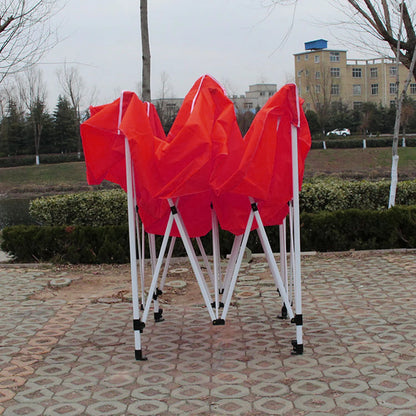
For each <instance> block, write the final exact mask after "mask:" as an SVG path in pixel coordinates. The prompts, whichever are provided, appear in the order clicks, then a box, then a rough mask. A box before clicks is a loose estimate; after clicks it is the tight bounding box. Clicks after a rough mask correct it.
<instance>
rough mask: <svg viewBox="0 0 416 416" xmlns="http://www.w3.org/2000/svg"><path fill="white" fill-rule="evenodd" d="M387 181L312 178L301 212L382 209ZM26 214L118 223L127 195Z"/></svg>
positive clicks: (86, 196) (401, 192) (90, 195)
mask: <svg viewBox="0 0 416 416" xmlns="http://www.w3.org/2000/svg"><path fill="white" fill-rule="evenodd" d="M389 189H390V182H389V181H378V182H370V181H342V180H334V179H332V180H312V181H310V182H305V183H304V184H303V188H302V192H301V194H300V210H301V212H319V211H337V210H342V209H350V208H359V209H384V208H386V207H387V205H388V198H389ZM396 204H397V205H416V181H402V182H399V184H398V188H397V195H396ZM29 212H30V215H31V216H32V217H33V219H34V220H35V221H36V222H37V223H39V224H41V225H50V226H54V225H94V226H101V225H122V224H126V223H127V198H126V194H125V192H124V191H122V190H111V191H97V192H83V193H79V194H68V195H55V196H51V197H46V198H39V199H35V200H34V201H32V202H31V204H30V209H29Z"/></svg>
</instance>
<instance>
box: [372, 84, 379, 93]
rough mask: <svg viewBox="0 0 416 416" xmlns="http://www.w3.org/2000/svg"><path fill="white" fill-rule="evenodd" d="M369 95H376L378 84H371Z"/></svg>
mask: <svg viewBox="0 0 416 416" xmlns="http://www.w3.org/2000/svg"><path fill="white" fill-rule="evenodd" d="M371 95H378V84H371Z"/></svg>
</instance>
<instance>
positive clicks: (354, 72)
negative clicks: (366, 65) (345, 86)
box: [352, 68, 362, 78]
mask: <svg viewBox="0 0 416 416" xmlns="http://www.w3.org/2000/svg"><path fill="white" fill-rule="evenodd" d="M352 77H353V78H361V77H362V70H361V68H353V69H352Z"/></svg>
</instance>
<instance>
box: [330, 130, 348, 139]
mask: <svg viewBox="0 0 416 416" xmlns="http://www.w3.org/2000/svg"><path fill="white" fill-rule="evenodd" d="M333 134H334V135H336V136H344V137H345V136H349V135H351V132H350V130H349V129H335V130H331V131H329V132H328V133H327V134H326V135H327V136H331V135H333Z"/></svg>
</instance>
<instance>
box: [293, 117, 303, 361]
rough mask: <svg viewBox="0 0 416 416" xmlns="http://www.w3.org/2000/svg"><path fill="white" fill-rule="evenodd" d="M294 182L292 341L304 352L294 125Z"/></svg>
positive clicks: (295, 348) (295, 128) (295, 130)
mask: <svg viewBox="0 0 416 416" xmlns="http://www.w3.org/2000/svg"><path fill="white" fill-rule="evenodd" d="M292 183H293V225H294V227H293V237H294V238H293V240H294V253H293V255H294V269H293V271H294V272H293V282H294V289H295V311H296V315H295V317H294V318H293V319H292V322H294V323H295V324H296V340H294V341H293V342H292V344H293V353H294V354H302V353H303V316H302V288H301V270H300V214H299V170H298V130H297V127H296V126H293V125H292Z"/></svg>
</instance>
